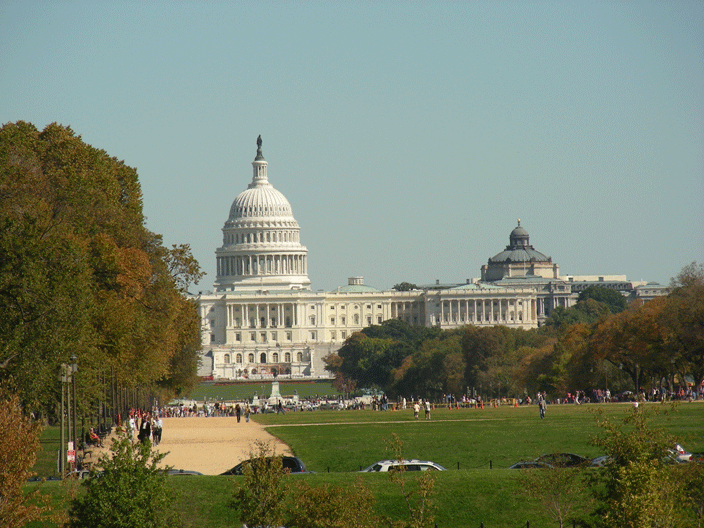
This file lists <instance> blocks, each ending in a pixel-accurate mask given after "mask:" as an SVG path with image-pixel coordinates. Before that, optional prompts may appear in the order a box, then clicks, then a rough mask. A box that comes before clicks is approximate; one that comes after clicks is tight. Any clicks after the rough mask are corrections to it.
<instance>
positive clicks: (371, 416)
mask: <svg viewBox="0 0 704 528" xmlns="http://www.w3.org/2000/svg"><path fill="white" fill-rule="evenodd" d="M598 407H601V408H603V409H605V411H606V413H607V414H608V415H609V416H611V417H613V418H614V419H621V418H623V417H624V416H625V415H626V414H627V413H629V412H631V407H630V406H629V405H621V404H611V405H606V406H598V405H587V406H576V405H562V406H557V405H553V406H549V407H548V411H547V415H546V418H545V420H540V418H539V415H538V409H537V407H536V406H530V407H519V408H514V407H499V408H489V407H487V408H485V409H483V410H480V409H460V410H459V411H458V410H453V411H450V410H447V409H437V410H435V411H434V412H433V413H432V419H431V420H430V421H425V420H423V419H422V413H421V420H419V421H415V420H414V419H413V414H412V411H411V410H410V409H409V410H405V411H393V412H392V411H387V412H374V411H370V410H366V411H314V412H296V413H294V412H288V413H286V414H285V415H276V414H267V415H257V416H256V417H254V419H255V420H256V421H258V422H259V423H262V424H264V425H267V426H268V430H269V431H270V432H271V433H272V434H274V435H275V436H277V437H279V438H280V439H281V440H283V441H284V442H285V443H287V444H288V445H289V446H290V447H291V449H292V450H293V452H294V453H295V454H296V455H297V456H299V457H300V458H302V459H303V461H304V462H305V463H306V465H307V466H308V468H309V469H310V470H312V471H315V472H316V474H314V475H305V476H295V477H291V478H292V479H306V480H307V481H309V482H310V483H311V484H318V483H321V484H322V483H333V484H340V485H347V484H351V483H352V482H353V481H354V479H356V478H363V480H364V483H365V484H366V485H367V486H368V487H369V488H370V489H371V490H372V491H373V493H374V496H375V497H376V500H377V508H378V510H379V511H380V512H381V511H383V512H385V513H389V514H393V515H399V516H400V515H402V513H403V511H402V509H401V507H402V504H401V498H400V495H399V492H398V489H396V488H395V487H394V486H393V485H392V484H391V483H390V482H389V481H388V478H387V476H385V475H383V474H362V475H360V474H358V473H355V472H356V471H358V470H359V469H360V467H366V466H368V465H370V464H372V463H373V462H376V461H378V460H382V459H386V458H392V454H391V452H389V451H387V450H386V449H385V446H386V444H385V440H389V439H391V435H392V433H395V434H396V435H398V436H399V437H400V438H401V440H402V441H403V443H404V448H403V450H404V456H406V457H408V458H421V459H428V460H433V461H435V462H437V463H439V464H441V465H443V466H445V467H446V468H447V469H448V471H447V472H443V473H438V474H437V481H436V488H435V491H436V493H435V502H436V504H437V506H438V518H437V525H438V526H439V527H465V526H468V527H473V526H476V527H479V524H480V523H481V522H483V523H484V526H485V527H486V528H492V527H515V528H519V527H521V526H525V525H526V522H527V521H530V524H531V526H554V523H553V522H552V521H550V520H549V518H548V517H547V514H546V513H544V512H542V511H541V508H540V506H539V505H538V504H537V503H536V502H534V501H531V500H529V499H527V498H526V497H524V496H523V495H522V494H521V493H520V490H519V487H520V481H519V479H518V477H519V473H520V472H518V471H515V470H509V469H506V468H507V467H508V466H509V465H511V464H513V463H514V462H517V461H519V460H526V459H532V458H535V457H536V456H538V455H540V454H543V453H552V452H560V451H561V452H570V453H576V454H579V455H583V456H587V457H593V456H597V455H600V454H602V453H600V452H599V451H598V449H597V448H595V447H593V446H591V445H589V438H590V437H592V436H593V435H595V434H597V433H598V432H599V429H598V428H597V427H596V425H595V416H594V413H593V412H591V411H592V410H593V409H596V408H598ZM644 407H645V409H647V410H648V411H653V410H657V411H659V414H657V415H654V416H653V419H652V424H653V425H654V426H657V427H662V428H664V429H666V430H667V431H668V432H670V433H671V434H674V435H676V436H677V437H678V438H680V440H681V442H682V444H683V445H684V446H685V447H686V448H687V449H689V450H690V451H692V452H702V451H704V404H702V403H684V404H681V405H678V406H676V409H675V411H674V412H669V410H670V406H669V405H659V404H648V405H645V406H644ZM665 411H668V412H665ZM45 434H46V433H45ZM490 466H491V468H492V469H489V468H490ZM458 467H459V470H458ZM183 469H188V468H183ZM45 486H46V490H47V492H50V493H55V494H57V495H61V494H62V493H63V492H62V491H61V488H60V487H59V485H58V484H57V483H53V482H52V483H47V484H46V485H45ZM173 486H174V487H175V488H176V489H178V490H179V491H180V492H181V497H182V498H181V500H180V501H179V502H178V504H177V505H175V507H177V508H178V509H179V510H180V511H181V512H183V515H184V518H185V519H186V520H187V524H188V525H189V526H209V527H210V526H213V527H219V526H237V522H236V521H237V519H236V515H235V513H234V512H233V511H232V510H231V509H229V508H228V503H229V501H230V498H231V493H232V484H231V482H230V478H229V477H216V476H203V477H177V478H174V479H173Z"/></svg>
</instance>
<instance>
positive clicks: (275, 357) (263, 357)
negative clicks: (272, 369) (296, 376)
mask: <svg viewBox="0 0 704 528" xmlns="http://www.w3.org/2000/svg"><path fill="white" fill-rule="evenodd" d="M232 357H233V356H231V355H230V354H225V355H224V356H223V363H231V361H230V360H231V359H232ZM243 357H244V356H243V354H235V355H234V359H235V363H240V364H241V363H242V359H243ZM279 357H280V356H279V353H278V352H272V353H271V358H270V359H271V361H268V359H269V358H267V353H266V352H262V353H261V354H259V363H269V362H271V363H278V362H279ZM283 357H284V363H291V353H290V352H286V353H285V354H284V356H283ZM254 359H255V355H254V353H249V354H247V363H254ZM296 361H297V362H298V363H301V362H302V361H303V352H296Z"/></svg>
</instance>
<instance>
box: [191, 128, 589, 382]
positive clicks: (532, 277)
mask: <svg viewBox="0 0 704 528" xmlns="http://www.w3.org/2000/svg"><path fill="white" fill-rule="evenodd" d="M252 166H253V177H252V183H250V184H249V186H248V187H247V189H246V190H245V191H243V192H242V193H240V194H239V195H238V196H237V197H236V198H235V200H234V202H233V204H232V207H231V208H230V213H229V216H228V219H227V221H226V222H225V225H224V227H223V229H222V232H223V244H222V246H221V247H219V248H217V249H216V251H215V254H216V259H217V274H216V279H215V283H214V291H212V292H201V293H200V294H199V295H197V296H196V300H197V302H198V305H199V309H200V317H201V321H202V356H203V362H202V369H201V371H200V374H201V375H212V376H213V377H214V378H215V379H273V378H274V377H291V378H320V377H328V376H329V374H328V373H327V372H326V371H325V364H324V362H323V358H324V357H325V356H327V355H328V354H330V353H333V352H336V351H337V350H338V349H339V348H340V347H341V346H342V344H343V343H344V341H345V339H347V338H348V337H349V336H351V335H352V334H353V333H354V332H357V331H360V330H362V329H363V328H365V327H367V326H370V325H377V324H381V323H383V322H384V321H387V320H389V319H401V320H403V321H405V322H406V323H408V324H409V325H414V326H428V327H430V326H436V327H439V328H442V329H452V328H458V327H460V326H463V325H467V324H472V325H479V326H483V325H486V326H493V325H499V324H500V325H506V326H509V327H512V328H523V329H530V328H537V327H538V326H539V325H540V324H541V323H542V322H543V321H544V320H545V319H546V318H547V317H549V315H550V313H551V312H552V310H553V309H555V308H557V307H563V308H569V307H570V306H572V304H574V302H575V300H576V297H577V293H576V292H574V291H573V290H572V288H571V283H570V281H569V280H565V279H562V278H560V277H559V275H558V271H559V267H558V266H557V264H555V263H553V262H552V259H551V258H550V257H546V256H545V255H544V254H542V253H540V252H538V251H536V250H535V249H534V248H533V246H532V245H530V243H529V236H528V233H527V232H526V230H525V229H524V228H523V227H521V225H520V220H519V221H518V226H517V227H516V228H514V229H513V231H511V234H510V236H509V245H508V246H506V249H505V250H504V251H502V252H501V253H499V254H497V255H495V256H494V257H492V258H490V259H489V261H488V264H487V265H485V266H482V269H481V280H475V281H467V282H466V283H465V284H458V285H455V284H445V285H440V284H435V285H432V286H424V287H420V288H418V289H416V290H412V291H395V290H386V291H382V290H378V289H376V288H373V287H371V286H367V285H365V284H364V279H363V278H362V277H351V278H349V279H348V283H347V285H345V286H340V287H338V288H337V289H336V290H334V291H331V292H322V291H319V292H314V291H312V290H311V289H310V280H309V278H308V274H307V273H308V271H307V249H306V248H305V246H302V245H301V242H300V240H301V239H300V228H299V226H298V223H297V222H296V220H295V218H294V216H293V212H292V209H291V206H290V204H289V202H288V201H287V199H286V198H285V197H284V196H283V194H281V193H280V192H279V191H277V190H276V189H274V187H273V186H272V185H271V184H270V183H269V179H268V174H267V168H268V166H267V162H266V161H265V160H264V156H263V154H262V149H261V141H259V142H258V148H257V154H256V157H255V159H254V162H253V163H252ZM580 282H581V281H580Z"/></svg>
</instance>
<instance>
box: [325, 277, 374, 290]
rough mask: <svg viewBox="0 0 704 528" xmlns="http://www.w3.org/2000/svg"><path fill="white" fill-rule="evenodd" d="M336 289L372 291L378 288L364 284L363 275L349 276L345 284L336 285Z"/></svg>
mask: <svg viewBox="0 0 704 528" xmlns="http://www.w3.org/2000/svg"><path fill="white" fill-rule="evenodd" d="M336 291H337V292H338V293H373V292H379V291H380V290H378V289H376V288H374V287H373V286H367V285H366V284H364V277H349V278H348V279H347V286H338V287H337V290H336Z"/></svg>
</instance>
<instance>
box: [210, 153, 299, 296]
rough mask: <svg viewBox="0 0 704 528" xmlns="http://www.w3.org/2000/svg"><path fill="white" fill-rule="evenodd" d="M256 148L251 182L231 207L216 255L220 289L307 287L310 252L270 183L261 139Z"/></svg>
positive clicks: (280, 196)
mask: <svg viewBox="0 0 704 528" xmlns="http://www.w3.org/2000/svg"><path fill="white" fill-rule="evenodd" d="M257 146H258V147H259V148H258V149H257V157H256V158H254V161H253V162H252V167H253V171H254V173H253V177H252V183H250V184H249V185H248V186H247V189H246V190H245V191H243V192H241V193H240V194H238V195H237V198H235V200H234V201H233V202H232V206H230V215H229V217H228V219H227V221H226V222H225V226H224V227H223V230H222V232H223V245H222V246H221V247H219V248H218V249H216V250H215V255H216V261H217V277H216V279H215V284H214V286H215V290H216V291H227V290H230V291H234V290H235V288H240V289H242V288H245V289H246V288H250V289H251V288H254V287H256V288H262V289H264V288H266V289H284V290H291V289H304V288H308V286H310V280H309V279H308V264H307V253H308V250H307V249H306V248H305V246H302V245H301V243H300V227H299V226H298V222H296V219H295V218H294V217H293V212H292V210H291V204H289V203H288V200H287V199H286V197H285V196H284V195H283V194H281V193H280V192H279V191H277V190H276V189H274V187H273V186H272V185H271V184H270V183H269V179H268V177H267V174H266V173H267V162H266V160H265V159H264V156H263V155H262V151H261V140H260V139H259V140H258V141H257Z"/></svg>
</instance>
